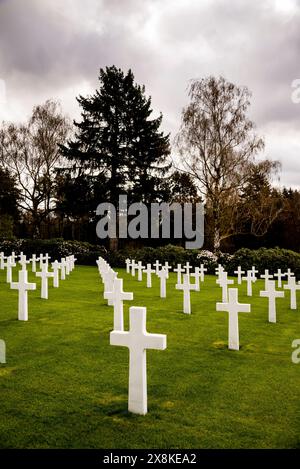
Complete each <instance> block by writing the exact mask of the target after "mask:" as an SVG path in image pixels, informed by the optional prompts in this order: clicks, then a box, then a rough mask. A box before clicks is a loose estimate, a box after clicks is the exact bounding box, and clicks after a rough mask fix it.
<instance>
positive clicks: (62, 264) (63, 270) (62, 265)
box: [60, 257, 66, 280]
mask: <svg viewBox="0 0 300 469" xmlns="http://www.w3.org/2000/svg"><path fill="white" fill-rule="evenodd" d="M60 279H61V280H66V259H65V257H62V258H61V260H60Z"/></svg>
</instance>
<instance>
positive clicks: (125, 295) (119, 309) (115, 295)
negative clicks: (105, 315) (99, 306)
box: [104, 278, 133, 331]
mask: <svg viewBox="0 0 300 469" xmlns="http://www.w3.org/2000/svg"><path fill="white" fill-rule="evenodd" d="M104 298H105V299H106V300H111V302H112V304H113V307H114V331H124V312H123V301H125V300H128V301H130V300H133V293H131V292H124V291H123V279H122V278H116V279H115V280H114V283H113V289H112V291H110V292H104Z"/></svg>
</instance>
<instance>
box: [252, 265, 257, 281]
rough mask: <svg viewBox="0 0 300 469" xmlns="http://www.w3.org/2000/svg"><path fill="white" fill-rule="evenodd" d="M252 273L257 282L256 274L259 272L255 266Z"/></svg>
mask: <svg viewBox="0 0 300 469" xmlns="http://www.w3.org/2000/svg"><path fill="white" fill-rule="evenodd" d="M250 272H252V277H253V282H256V280H257V278H256V275H255V274H258V270H257V269H256V268H255V266H252V267H251V271H250Z"/></svg>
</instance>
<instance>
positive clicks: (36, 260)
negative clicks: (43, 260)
mask: <svg viewBox="0 0 300 469" xmlns="http://www.w3.org/2000/svg"><path fill="white" fill-rule="evenodd" d="M39 260H40V259H39V258H38V257H36V254H32V257H31V271H32V272H34V273H35V272H36V263H37V262H38V261H39Z"/></svg>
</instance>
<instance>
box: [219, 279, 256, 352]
mask: <svg viewBox="0 0 300 469" xmlns="http://www.w3.org/2000/svg"><path fill="white" fill-rule="evenodd" d="M228 298H229V299H228V302H227V303H217V305H216V309H217V311H227V312H228V315H229V321H228V348H229V349H231V350H239V348H240V342H239V316H238V314H239V313H250V311H251V306H250V305H249V304H245V303H239V302H238V289H237V288H229V290H228Z"/></svg>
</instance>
